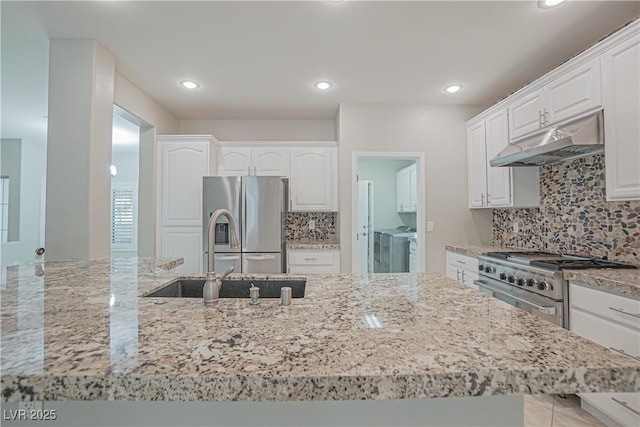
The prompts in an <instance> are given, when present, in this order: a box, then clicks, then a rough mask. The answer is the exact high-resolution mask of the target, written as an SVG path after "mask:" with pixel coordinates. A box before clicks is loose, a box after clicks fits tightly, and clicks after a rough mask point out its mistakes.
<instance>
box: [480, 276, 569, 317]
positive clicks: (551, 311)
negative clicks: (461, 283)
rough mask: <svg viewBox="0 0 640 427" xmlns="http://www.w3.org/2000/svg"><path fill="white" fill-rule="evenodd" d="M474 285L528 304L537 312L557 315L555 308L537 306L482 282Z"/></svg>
mask: <svg viewBox="0 0 640 427" xmlns="http://www.w3.org/2000/svg"><path fill="white" fill-rule="evenodd" d="M473 284H474V285H477V286H479V287H481V288H484V289H488V290H490V291H491V292H495V293H496V294H500V295H503V296H505V297H507V298H511V299H512V300H515V301H518V302H521V303H523V304H527V305H528V306H531V307H533V308H535V309H536V310H538V311H540V312H541V313H544V314H551V315H555V314H556V308H555V307H549V306H544V305H538V304H535V303H533V302H531V301H527V300H525V299H522V298H519V297H517V296H515V295H512V294H509V293H506V292H503V291H501V290H499V289H496V288H493V287H491V286H489V285H487V284H486V283H485V282H483V281H482V280H474V281H473Z"/></svg>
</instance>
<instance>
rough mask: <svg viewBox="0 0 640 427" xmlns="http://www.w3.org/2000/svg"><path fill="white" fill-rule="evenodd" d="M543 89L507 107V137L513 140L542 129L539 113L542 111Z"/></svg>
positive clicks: (543, 101)
mask: <svg viewBox="0 0 640 427" xmlns="http://www.w3.org/2000/svg"><path fill="white" fill-rule="evenodd" d="M544 107H545V98H544V89H542V88H541V89H538V90H536V91H533V92H530V93H528V94H526V95H524V96H521V97H518V99H516V100H515V101H514V102H513V103H512V104H511V105H510V106H509V136H510V138H511V139H512V140H513V139H515V138H518V137H519V136H522V135H525V134H527V133H529V132H533V131H535V130H538V129H540V128H541V127H542V125H541V122H540V113H541V112H542V111H543V110H544Z"/></svg>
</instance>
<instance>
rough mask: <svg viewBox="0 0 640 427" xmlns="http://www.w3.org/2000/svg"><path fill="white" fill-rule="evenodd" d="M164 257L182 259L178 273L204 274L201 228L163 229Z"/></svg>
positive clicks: (161, 238)
mask: <svg viewBox="0 0 640 427" xmlns="http://www.w3.org/2000/svg"><path fill="white" fill-rule="evenodd" d="M160 245H161V248H162V250H161V254H160V256H164V257H182V258H184V263H183V264H182V265H181V266H179V267H177V268H176V269H175V270H173V271H175V272H176V273H183V274H184V273H189V274H193V273H197V274H200V273H202V271H203V270H202V249H201V248H202V230H201V228H200V227H163V228H162V233H161V236H160Z"/></svg>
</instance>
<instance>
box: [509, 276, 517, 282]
mask: <svg viewBox="0 0 640 427" xmlns="http://www.w3.org/2000/svg"><path fill="white" fill-rule="evenodd" d="M507 281H509V283H513V282H515V281H516V278H515V276H509V277H507Z"/></svg>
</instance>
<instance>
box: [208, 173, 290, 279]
mask: <svg viewBox="0 0 640 427" xmlns="http://www.w3.org/2000/svg"><path fill="white" fill-rule="evenodd" d="M287 192H288V181H287V180H286V179H283V178H281V177H277V176H237V177H236V176H206V177H204V178H203V186H202V193H203V194H202V207H203V212H202V236H203V239H202V243H203V248H202V249H203V257H204V258H203V260H204V262H203V264H202V265H203V266H204V271H205V272H206V271H209V265H208V263H209V262H208V253H209V252H208V248H209V233H208V226H209V218H210V217H211V215H212V214H213V212H215V211H216V210H217V209H221V208H224V209H228V210H229V211H230V212H231V214H232V215H233V218H234V219H235V220H236V225H237V232H238V233H239V236H238V237H240V242H241V245H240V247H239V248H236V249H232V248H230V247H229V241H230V239H229V226H228V222H227V219H226V218H224V217H221V218H220V219H219V220H218V222H217V224H216V225H215V241H216V244H215V252H216V253H215V260H214V263H215V266H214V267H215V271H216V272H220V273H222V272H223V271H225V270H226V269H227V267H229V266H231V265H233V266H234V267H235V272H236V273H283V272H285V271H286V265H285V262H286V257H285V253H284V250H285V241H284V235H285V234H284V226H285V218H286V213H287V207H288V205H287V199H288V197H287Z"/></svg>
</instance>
